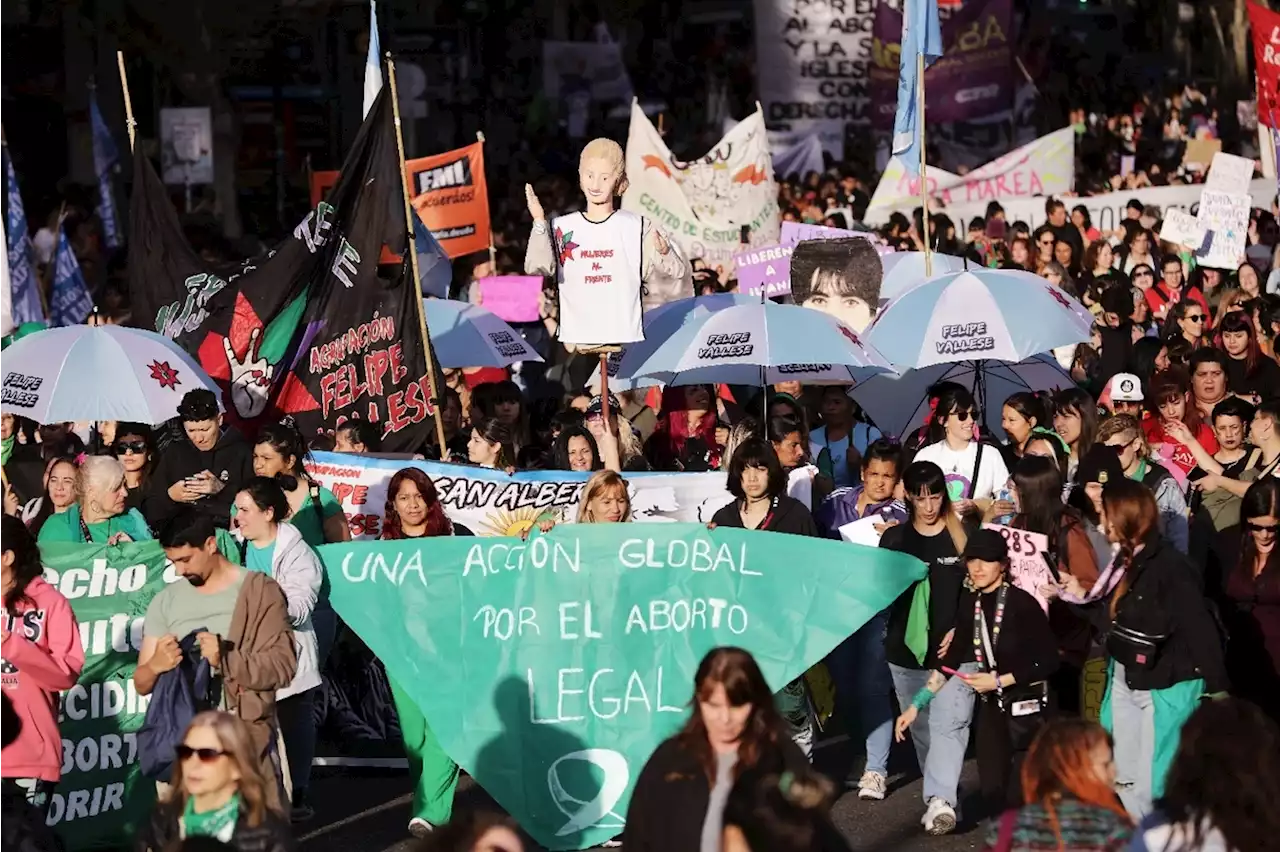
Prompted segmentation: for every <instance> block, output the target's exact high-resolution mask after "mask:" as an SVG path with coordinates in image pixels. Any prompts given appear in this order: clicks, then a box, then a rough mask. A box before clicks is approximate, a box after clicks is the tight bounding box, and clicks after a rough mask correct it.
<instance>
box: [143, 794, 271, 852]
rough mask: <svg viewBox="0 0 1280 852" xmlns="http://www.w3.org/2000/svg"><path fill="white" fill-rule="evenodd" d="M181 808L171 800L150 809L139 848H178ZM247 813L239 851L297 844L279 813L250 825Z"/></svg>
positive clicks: (156, 851)
mask: <svg viewBox="0 0 1280 852" xmlns="http://www.w3.org/2000/svg"><path fill="white" fill-rule="evenodd" d="M179 816H180V811H179V810H178V809H177V808H176V807H175V806H174V805H170V804H164V803H161V804H158V805H156V806H155V807H154V808H152V809H151V818H150V819H149V820H148V821H147V824H146V825H145V826H143V827H142V829H141V830H140V831H139V832H138V841H137V844H136V845H135V847H134V848H135V849H136V850H137V852H167V850H169V849H170V848H177V846H176V845H175V844H177V843H178V842H179V841H178V817H179ZM246 819H247V816H246V814H244V813H243V812H242V813H241V814H240V821H239V822H238V823H236V830H235V834H233V835H232V836H231V846H233V847H234V848H235V849H236V852H290V850H292V849H293V848H294V843H293V829H291V828H290V827H289V823H287V822H285V821H284V819H282V818H281V817H280V816H279V815H278V814H275V813H273V812H272V811H267V815H266V817H265V818H264V819H263V821H262V824H261V825H259V826H257V827H256V828H253V827H250V825H249V823H248V822H247V821H246Z"/></svg>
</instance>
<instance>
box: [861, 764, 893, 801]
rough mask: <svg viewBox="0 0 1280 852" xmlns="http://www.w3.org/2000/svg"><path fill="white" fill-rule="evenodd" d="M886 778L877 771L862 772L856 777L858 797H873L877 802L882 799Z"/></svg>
mask: <svg viewBox="0 0 1280 852" xmlns="http://www.w3.org/2000/svg"><path fill="white" fill-rule="evenodd" d="M886 782H887V779H886V778H885V777H884V776H883V775H881V774H880V773H879V772H870V771H868V772H864V773H862V777H861V778H860V779H858V798H859V799H874V800H876V801H877V802H879V801H882V800H883V799H884V793H885V787H886V786H887V784H886Z"/></svg>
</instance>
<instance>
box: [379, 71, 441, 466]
mask: <svg viewBox="0 0 1280 852" xmlns="http://www.w3.org/2000/svg"><path fill="white" fill-rule="evenodd" d="M387 84H388V85H389V86H390V87H391V114H392V116H393V117H394V119H395V125H396V155H397V156H398V157H399V158H400V161H399V162H400V189H401V192H402V194H403V196H404V225H405V235H406V236H405V238H406V239H407V240H408V243H407V245H406V246H405V251H406V252H407V253H408V254H409V266H410V270H411V271H412V273H413V291H414V294H415V295H416V296H417V299H416V300H415V301H416V303H417V305H418V330H419V331H420V332H421V333H422V357H423V358H425V359H426V362H427V384H428V385H429V390H430V393H431V407H432V409H433V411H434V412H435V420H436V439H437V440H438V441H439V442H440V458H441V459H443V458H444V457H445V440H444V420H442V419H441V417H440V406H441V400H440V395H439V394H438V393H437V392H436V388H437V387H438V384H437V383H436V366H435V362H434V361H433V360H432V358H431V337H430V335H429V334H428V333H427V307H426V305H424V304H423V297H422V279H421V278H419V277H418V251H417V246H416V245H415V240H414V227H413V217H414V216H416V215H417V214H416V213H414V212H413V206H412V205H411V204H410V203H409V173H408V170H407V169H406V167H405V163H404V134H403V132H402V131H401V129H400V97H399V95H398V94H397V93H396V63H395V61H394V60H393V59H392V58H391V53H390V52H388V53H387Z"/></svg>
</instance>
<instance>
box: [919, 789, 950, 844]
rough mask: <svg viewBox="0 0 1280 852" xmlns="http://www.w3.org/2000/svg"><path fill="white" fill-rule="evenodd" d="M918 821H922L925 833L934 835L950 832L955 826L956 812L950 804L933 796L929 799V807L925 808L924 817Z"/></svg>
mask: <svg viewBox="0 0 1280 852" xmlns="http://www.w3.org/2000/svg"><path fill="white" fill-rule="evenodd" d="M920 821H921V822H922V823H924V830H925V832H926V833H927V834H932V835H933V836H935V837H937V836H939V835H942V834H950V833H951V832H953V831H955V828H956V812H955V809H954V808H952V807H951V805H949V804H947V803H946V802H945V801H944V800H942V799H940V798H938V797H937V796H934V797H933V798H932V799H930V800H929V807H928V808H926V809H925V812H924V817H923V818H922V819H921V820H920Z"/></svg>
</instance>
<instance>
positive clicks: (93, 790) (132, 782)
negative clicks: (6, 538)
mask: <svg viewBox="0 0 1280 852" xmlns="http://www.w3.org/2000/svg"><path fill="white" fill-rule="evenodd" d="M40 559H41V561H42V562H43V563H44V566H45V573H44V577H45V579H46V580H47V581H48V582H49V583H50V584H52V585H53V586H54V587H56V588H57V589H58V591H60V592H62V594H63V596H64V597H66V598H67V600H68V601H69V602H70V603H71V609H72V611H74V612H75V615H76V620H77V621H78V622H79V624H80V641H81V643H82V644H83V645H84V657H85V660H84V671H83V672H82V673H81V675H80V680H79V682H78V683H77V684H76V685H75V686H73V687H72V688H71V689H69V690H67V691H66V692H64V693H63V694H62V704H61V708H60V710H61V713H60V717H59V729H60V733H61V734H62V780H61V781H60V782H58V787H57V790H56V791H55V792H54V794H53V800H52V803H51V805H50V808H49V820H48V821H49V824H50V825H51V826H53V827H54V828H55V829H56V830H57V832H58V834H60V835H61V836H62V839H63V842H64V843H65V844H66V846H67V849H68V850H69V852H78V850H85V849H123V848H128V847H130V846H132V844H133V839H134V835H135V833H136V829H137V827H138V825H139V824H140V822H141V821H142V820H145V819H146V818H147V815H148V814H149V813H150V810H151V806H152V804H153V803H154V802H155V797H156V787H155V784H153V783H151V782H150V781H147V780H146V779H145V778H143V777H142V774H141V772H140V771H139V769H138V742H137V732H138V729H139V728H140V727H142V722H143V719H144V718H145V717H146V713H147V702H148V697H147V696H145V695H139V694H138V691H137V690H136V689H135V688H134V686H133V670H134V668H135V667H136V666H137V664H138V651H139V650H140V649H141V648H142V625H143V621H144V619H145V616H146V614H147V606H148V605H149V604H150V603H151V599H152V598H154V597H155V596H156V594H157V593H158V592H159V591H160V590H161V589H163V588H164V587H165V584H166V583H172V582H174V581H175V580H177V579H178V576H177V574H176V572H174V570H173V568H172V566H169V565H168V563H167V561H166V559H165V556H164V551H163V550H161V548H160V545H158V544H156V543H155V542H142V543H138V544H133V543H128V544H120V545H114V546H108V545H105V544H45V545H41V547H40Z"/></svg>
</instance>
